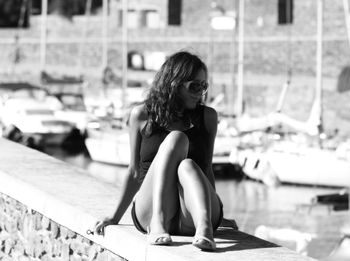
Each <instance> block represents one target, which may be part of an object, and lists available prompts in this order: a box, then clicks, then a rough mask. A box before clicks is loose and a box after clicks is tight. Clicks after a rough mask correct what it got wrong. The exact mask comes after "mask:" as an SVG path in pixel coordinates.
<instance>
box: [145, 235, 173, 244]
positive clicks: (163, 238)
mask: <svg viewBox="0 0 350 261" xmlns="http://www.w3.org/2000/svg"><path fill="white" fill-rule="evenodd" d="M147 241H148V243H149V244H150V245H157V246H166V245H170V244H171V243H172V242H173V240H172V239H171V237H170V235H169V234H168V233H162V234H148V236H147Z"/></svg>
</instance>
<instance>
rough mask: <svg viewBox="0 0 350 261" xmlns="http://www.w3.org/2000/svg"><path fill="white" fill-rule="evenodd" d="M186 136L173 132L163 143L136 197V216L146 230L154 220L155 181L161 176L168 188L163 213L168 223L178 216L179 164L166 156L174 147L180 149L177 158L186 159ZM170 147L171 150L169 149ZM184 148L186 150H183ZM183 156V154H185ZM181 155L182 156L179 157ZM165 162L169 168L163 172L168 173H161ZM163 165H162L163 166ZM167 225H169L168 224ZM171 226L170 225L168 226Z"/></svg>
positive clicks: (164, 197)
mask: <svg viewBox="0 0 350 261" xmlns="http://www.w3.org/2000/svg"><path fill="white" fill-rule="evenodd" d="M184 135H185V134H183V133H180V132H172V133H171V134H169V135H168V136H167V138H166V139H165V140H164V141H163V143H162V145H161V147H160V149H159V150H158V152H157V154H156V156H155V158H154V160H153V162H152V163H151V166H150V168H149V169H148V171H147V174H146V176H145V178H144V180H143V183H142V185H141V187H140V189H139V191H138V192H137V195H136V204H135V211H136V216H137V218H138V220H139V222H140V224H141V225H142V226H143V227H144V228H146V227H147V226H148V225H149V224H150V221H151V218H152V207H153V190H154V183H155V179H157V178H160V176H161V175H163V177H162V178H164V176H165V177H166V178H165V179H164V180H165V183H166V184H164V186H165V187H166V192H165V193H164V194H163V195H162V198H161V199H160V200H162V201H163V202H162V205H163V209H162V210H163V212H164V214H165V216H166V221H169V222H170V221H171V220H173V218H174V217H176V216H177V212H178V210H179V192H178V186H177V183H178V177H177V166H178V163H179V162H180V161H181V160H178V161H179V162H178V163H176V162H175V161H176V159H173V158H170V159H169V158H166V157H169V155H171V154H169V155H168V156H166V157H165V156H164V155H165V154H167V153H166V150H167V149H170V150H172V149H174V147H178V148H177V149H178V151H182V150H183V152H179V154H178V155H176V157H186V155H187V148H186V146H188V141H187V140H186V139H187V137H186V138H184V137H185V136H184ZM167 147H169V148H167ZM183 147H184V148H183ZM185 153H186V155H183V156H181V155H182V154H185ZM179 155H180V156H179ZM163 161H169V162H171V163H169V166H171V167H169V168H167V167H166V168H165V169H164V170H163V171H165V172H166V173H159V163H163ZM161 165H162V164H161ZM166 225H167V224H166ZM168 225H169V226H170V224H168Z"/></svg>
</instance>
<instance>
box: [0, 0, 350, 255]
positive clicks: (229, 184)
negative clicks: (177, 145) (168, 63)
mask: <svg viewBox="0 0 350 261" xmlns="http://www.w3.org/2000/svg"><path fill="white" fill-rule="evenodd" d="M179 50H187V51H190V52H193V53H195V54H197V55H199V56H200V57H201V58H202V59H203V60H204V61H205V62H206V64H207V66H208V70H209V82H210V89H209V92H208V95H207V96H206V97H204V102H205V103H206V104H207V105H209V106H212V107H214V108H215V109H216V110H217V111H218V114H219V128H218V136H217V141H216V145H215V150H214V170H215V174H216V176H217V189H218V193H219V194H220V196H222V198H223V202H224V206H225V209H224V210H225V216H227V217H229V218H233V219H236V221H237V223H238V225H239V226H240V229H241V230H243V231H246V232H248V233H251V234H255V235H256V236H259V237H261V238H265V239H267V240H270V241H273V242H276V243H278V244H281V245H284V246H286V247H289V248H291V249H293V250H296V251H298V252H300V253H302V254H306V255H309V256H312V257H315V258H319V259H323V260H326V259H327V260H331V258H333V259H332V260H342V259H341V258H344V260H345V259H346V258H349V253H348V252H346V251H345V252H344V251H343V249H344V244H349V242H348V241H347V240H348V238H349V232H348V231H349V229H348V227H349V220H350V219H349V217H350V214H349V210H348V209H349V207H348V198H349V193H348V187H349V186H350V139H349V133H350V103H349V100H350V92H349V90H350V67H349V66H350V13H349V2H348V0H336V1H333V0H264V1H259V0H216V1H214V0H191V1H184V0H129V1H127V0H0V122H1V134H2V136H3V137H5V138H8V139H11V140H13V141H16V142H20V143H22V144H24V145H26V146H29V147H32V148H35V149H38V150H40V151H43V152H45V153H48V154H50V155H52V156H54V157H57V158H60V159H62V160H65V161H67V162H69V163H70V164H73V165H76V166H79V167H82V168H85V169H87V171H88V172H89V173H90V174H91V175H94V176H96V177H97V178H99V179H102V180H104V181H106V182H109V183H112V184H113V185H115V186H118V185H119V184H120V179H121V178H122V177H123V173H125V171H126V166H127V164H128V160H129V158H128V156H129V154H128V153H129V147H128V136H127V123H128V115H129V112H130V110H131V108H132V107H133V106H134V105H135V104H137V103H139V102H142V100H143V99H144V97H145V95H146V94H147V89H148V88H149V87H150V86H151V84H152V79H153V77H154V75H155V73H156V71H157V70H158V69H159V68H160V66H161V65H162V63H163V62H164V61H165V59H166V57H167V56H169V55H171V54H172V53H174V52H176V51H179ZM344 231H345V232H344ZM344 242H345V243H344ZM347 246H348V245H347ZM345 248H346V247H345ZM347 260H348V259H347Z"/></svg>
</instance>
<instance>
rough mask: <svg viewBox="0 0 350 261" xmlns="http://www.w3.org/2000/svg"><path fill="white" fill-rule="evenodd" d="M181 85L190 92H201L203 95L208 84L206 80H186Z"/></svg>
mask: <svg viewBox="0 0 350 261" xmlns="http://www.w3.org/2000/svg"><path fill="white" fill-rule="evenodd" d="M183 86H184V87H185V88H186V90H187V91H188V92H190V93H192V94H199V93H201V94H202V95H204V94H205V93H206V92H207V91H208V87H209V84H208V82H207V81H198V80H193V81H188V82H185V83H184V84H183Z"/></svg>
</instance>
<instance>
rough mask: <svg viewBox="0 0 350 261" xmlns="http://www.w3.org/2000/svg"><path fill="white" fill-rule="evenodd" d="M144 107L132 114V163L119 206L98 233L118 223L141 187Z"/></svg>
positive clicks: (101, 225)
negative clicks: (140, 169) (140, 164)
mask: <svg viewBox="0 0 350 261" xmlns="http://www.w3.org/2000/svg"><path fill="white" fill-rule="evenodd" d="M142 114H143V112H142V107H140V106H138V107H135V108H134V109H133V110H132V111H131V114H130V121H129V122H130V127H129V134H130V154H131V155H130V164H129V167H128V171H127V176H126V178H125V179H124V182H123V184H122V187H121V196H120V197H119V199H118V202H117V208H116V210H115V212H114V214H113V215H112V216H111V217H107V218H105V219H104V220H103V221H101V222H99V223H98V224H97V225H96V227H95V231H96V232H97V234H104V228H105V227H106V226H108V225H113V224H115V225H116V224H118V223H119V221H120V219H121V218H122V216H123V215H124V213H125V211H126V210H127V208H128V207H129V205H130V203H131V201H132V199H133V197H134V196H135V194H136V192H137V191H138V190H139V188H140V185H141V184H140V183H139V182H138V174H139V167H138V166H139V161H140V155H139V154H140V153H139V152H140V143H141V134H140V129H141V124H142V122H143V118H144V116H143V115H142Z"/></svg>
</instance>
